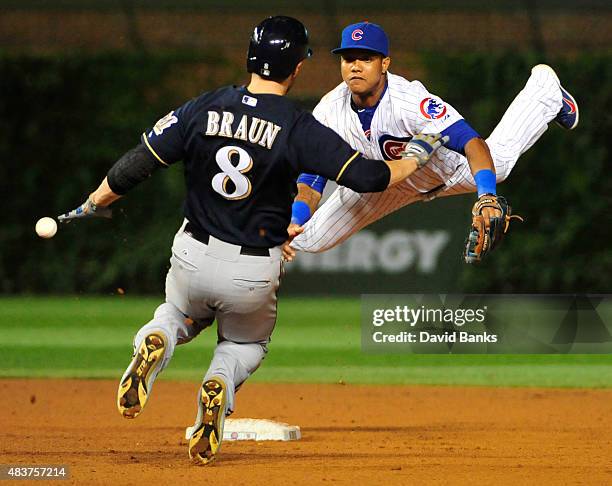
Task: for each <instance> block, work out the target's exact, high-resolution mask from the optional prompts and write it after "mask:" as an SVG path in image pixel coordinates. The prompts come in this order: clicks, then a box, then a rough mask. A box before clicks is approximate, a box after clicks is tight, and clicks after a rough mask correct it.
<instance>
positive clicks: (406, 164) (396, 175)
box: [385, 133, 448, 187]
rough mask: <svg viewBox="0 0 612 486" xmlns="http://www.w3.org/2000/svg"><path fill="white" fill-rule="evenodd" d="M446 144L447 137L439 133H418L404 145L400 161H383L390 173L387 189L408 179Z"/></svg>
mask: <svg viewBox="0 0 612 486" xmlns="http://www.w3.org/2000/svg"><path fill="white" fill-rule="evenodd" d="M446 142H448V137H443V136H442V135H441V134H439V133H434V134H429V135H426V134H421V133H420V134H418V135H416V136H415V137H414V138H413V139H412V140H411V141H410V142H408V144H407V145H406V148H405V149H404V151H403V152H402V158H401V159H400V160H387V161H385V162H386V163H387V165H388V166H389V170H390V171H391V177H390V178H389V186H388V187H391V186H393V185H395V184H397V183H398V182H401V181H403V180H404V179H406V178H407V177H410V175H412V174H413V173H414V172H416V171H417V170H419V169H420V168H421V167H423V166H424V165H425V164H427V162H429V160H430V159H431V156H432V155H433V154H434V153H435V151H436V150H438V149H439V148H440V147H441V146H442V145H444V144H445V143H446Z"/></svg>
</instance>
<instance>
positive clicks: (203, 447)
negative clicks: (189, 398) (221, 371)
mask: <svg viewBox="0 0 612 486" xmlns="http://www.w3.org/2000/svg"><path fill="white" fill-rule="evenodd" d="M225 403H226V385H225V383H224V382H223V380H222V379H221V378H217V377H215V378H211V379H209V380H206V381H205V382H204V383H203V384H202V390H201V397H200V399H199V403H198V416H197V418H196V424H195V425H194V427H193V433H192V435H191V439H189V457H190V458H191V460H192V462H193V463H194V464H210V463H211V462H212V461H214V459H215V456H216V455H217V452H219V449H220V448H221V441H222V440H223V424H224V423H225Z"/></svg>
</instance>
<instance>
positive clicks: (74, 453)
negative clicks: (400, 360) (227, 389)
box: [0, 380, 612, 486]
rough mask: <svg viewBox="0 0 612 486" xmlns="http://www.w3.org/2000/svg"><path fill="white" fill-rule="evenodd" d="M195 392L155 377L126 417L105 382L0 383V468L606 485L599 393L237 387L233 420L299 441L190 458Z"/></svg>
mask: <svg viewBox="0 0 612 486" xmlns="http://www.w3.org/2000/svg"><path fill="white" fill-rule="evenodd" d="M197 387H198V385H197V383H193V384H190V383H185V382H181V383H172V382H167V381H163V380H160V381H158V383H157V384H156V387H155V390H154V395H153V397H152V399H151V402H150V403H149V404H148V406H147V410H146V411H145V412H144V413H143V415H142V416H140V417H139V418H138V419H136V420H132V421H128V420H125V419H123V418H122V417H121V416H120V415H119V414H118V413H117V411H116V409H115V403H114V400H115V391H116V383H115V382H110V381H86V380H2V381H0V402H1V409H2V416H1V421H0V451H1V452H0V463H1V464H30V465H43V464H66V465H68V466H70V469H71V478H70V480H69V481H63V482H59V483H57V482H55V481H54V483H55V484H69V483H72V484H111V483H114V484H173V485H181V484H194V483H195V484H197V483H203V482H204V481H206V482H207V483H208V484H215V485H219V486H225V485H228V486H229V485H235V484H244V485H251V484H256V485H258V484H262V485H263V484H293V485H295V484H309V485H312V484H332V483H334V484H347V483H352V484H353V485H355V486H356V485H361V484H366V483H370V484H415V483H416V484H432V483H435V484H467V483H469V484H508V483H513V484H514V485H517V484H553V483H554V484H585V485H593V484H610V483H612V390H582V389H572V390H557V389H554V390H553V389H535V388H479V387H463V388H460V387H425V386H354V385H279V384H275V385H267V384H247V385H245V387H244V389H243V390H241V391H240V393H239V394H238V411H237V413H236V414H235V417H256V418H270V419H275V420H279V421H283V422H288V423H291V424H297V425H300V426H301V428H302V434H303V439H302V440H300V441H298V442H289V443H278V442H275V443H255V442H240V443H236V442H233V443H229V442H226V443H224V445H223V449H222V451H221V454H220V455H219V459H218V461H217V462H216V463H215V464H214V465H213V466H208V467H197V466H192V465H191V464H190V463H189V460H188V458H187V444H186V441H185V440H184V439H183V434H184V428H185V426H187V425H191V423H192V421H193V418H194V416H195V395H196V392H197ZM19 484H23V482H20V483H19ZM35 484H41V482H40V481H37V482H36V483H35Z"/></svg>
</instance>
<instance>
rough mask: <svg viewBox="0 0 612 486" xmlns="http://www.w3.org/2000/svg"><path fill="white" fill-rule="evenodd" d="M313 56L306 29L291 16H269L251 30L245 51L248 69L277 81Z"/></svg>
mask: <svg viewBox="0 0 612 486" xmlns="http://www.w3.org/2000/svg"><path fill="white" fill-rule="evenodd" d="M310 56H312V50H311V49H310V48H309V47H308V31H307V30H306V27H304V24H302V23H301V22H300V21H299V20H297V19H294V18H292V17H285V16H276V17H268V18H267V19H265V20H264V21H263V22H261V23H260V24H258V25H257V26H256V27H255V29H254V30H253V35H252V36H251V41H250V43H249V50H248V54H247V71H248V72H249V73H255V74H258V75H259V76H261V77H263V78H266V79H271V80H274V81H280V80H283V79H285V78H287V77H288V76H289V75H290V74H291V73H292V72H293V71H294V70H295V67H296V66H297V64H298V63H299V62H300V61H302V60H304V59H305V58H307V57H310Z"/></svg>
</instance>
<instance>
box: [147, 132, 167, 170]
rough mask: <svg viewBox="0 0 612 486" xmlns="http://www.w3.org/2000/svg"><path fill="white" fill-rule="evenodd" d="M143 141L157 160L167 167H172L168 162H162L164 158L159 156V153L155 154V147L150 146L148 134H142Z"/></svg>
mask: <svg viewBox="0 0 612 486" xmlns="http://www.w3.org/2000/svg"><path fill="white" fill-rule="evenodd" d="M142 139H143V140H144V143H145V145H146V146H147V148H148V149H149V150H150V151H151V153H152V154H153V155H154V156H155V158H156V159H157V160H159V161H160V162H161V163H162V164H164V165H165V166H166V167H170V164H168V163H167V162H164V161H163V160H162V158H161V157H160V156H159V155H157V152H155V150H153V147H151V145H150V144H149V141H148V140H147V134H146V133H144V132H143V133H142Z"/></svg>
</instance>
